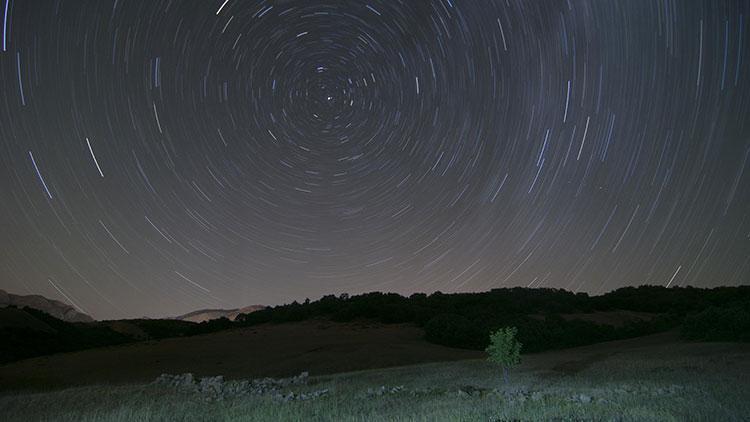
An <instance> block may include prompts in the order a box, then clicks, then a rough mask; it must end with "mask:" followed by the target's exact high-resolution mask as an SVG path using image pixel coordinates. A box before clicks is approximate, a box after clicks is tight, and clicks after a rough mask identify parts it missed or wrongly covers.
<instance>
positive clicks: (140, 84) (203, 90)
mask: <svg viewBox="0 0 750 422" xmlns="http://www.w3.org/2000/svg"><path fill="white" fill-rule="evenodd" d="M2 6H3V7H4V14H3V31H2V36H3V39H2V45H3V49H2V52H0V89H1V90H2V91H1V95H2V103H0V116H1V117H0V174H1V175H2V179H0V180H2V190H1V191H0V218H2V220H1V221H2V224H1V225H0V240H1V242H0V283H1V284H0V288H3V289H5V290H8V291H11V292H14V293H18V294H32V293H33V294H43V295H46V296H48V297H52V298H57V299H60V300H64V301H66V302H68V303H71V304H73V305H74V306H76V307H78V308H80V309H81V310H82V311H84V312H87V313H90V314H91V315H93V316H94V317H97V318H121V317H137V316H143V315H147V316H165V315H175V314H179V313H183V312H186V311H190V310H193V309H196V308H205V307H212V308H213V307H221V308H229V307H238V306H244V305H249V304H254V303H261V304H278V303H285V302H290V301H292V300H304V299H305V298H306V297H309V298H311V299H313V298H317V297H320V296H321V295H324V294H330V293H333V294H338V293H343V292H348V293H352V294H353V293H361V292H367V291H393V292H398V293H402V294H410V293H413V292H428V293H429V292H434V291H442V292H460V291H483V290H488V289H491V288H496V287H510V286H523V287H526V286H529V287H550V288H564V289H568V290H572V291H580V292H588V293H591V294H597V293H604V292H606V291H609V290H612V289H615V288H618V287H623V286H629V285H641V284H655V285H661V286H688V285H692V286H697V287H713V286H719V285H738V284H746V283H748V281H750V170H748V169H747V166H748V156H749V155H750V69H749V68H748V67H749V65H750V64H749V63H748V60H750V36H749V35H748V28H747V19H748V16H750V2H749V1H744V0H734V1H731V0H706V1H698V0H696V1H690V2H686V1H672V0H648V1H645V0H627V1H625V0H618V1H595V0H592V1H585V0H567V1H556V0H555V1H529V0H452V1H449V0H419V1H412V0H408V1H407V0H403V1H400V0H382V1H380V0H367V1H359V0H346V1H345V0H321V1H303V0H263V1H253V0H153V1H139V0H57V1H51V0H38V1H34V2H24V1H19V0H5V2H4V4H3V5H2Z"/></svg>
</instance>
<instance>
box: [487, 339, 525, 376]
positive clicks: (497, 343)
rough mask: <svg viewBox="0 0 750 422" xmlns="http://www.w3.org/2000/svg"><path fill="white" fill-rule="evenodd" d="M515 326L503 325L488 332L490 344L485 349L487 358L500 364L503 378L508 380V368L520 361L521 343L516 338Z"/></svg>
mask: <svg viewBox="0 0 750 422" xmlns="http://www.w3.org/2000/svg"><path fill="white" fill-rule="evenodd" d="M517 332H518V329H517V328H516V327H504V328H501V329H499V330H497V331H495V332H494V333H492V334H490V345H489V346H487V349H486V350H485V351H486V352H487V353H488V354H489V357H488V358H487V360H489V361H490V362H493V363H496V364H498V365H500V367H501V368H502V369H503V379H505V383H506V384H507V383H508V381H509V375H508V373H509V372H510V368H511V367H513V366H516V365H518V364H519V363H521V347H522V346H521V343H519V342H518V340H516V333H517Z"/></svg>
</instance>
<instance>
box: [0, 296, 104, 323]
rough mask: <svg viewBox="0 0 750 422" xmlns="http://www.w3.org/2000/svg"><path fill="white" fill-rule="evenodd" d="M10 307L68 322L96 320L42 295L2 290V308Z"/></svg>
mask: <svg viewBox="0 0 750 422" xmlns="http://www.w3.org/2000/svg"><path fill="white" fill-rule="evenodd" d="M8 306H15V307H17V308H23V307H29V308H33V309H37V310H40V311H42V312H46V313H48V314H50V315H52V316H53V317H55V318H57V319H61V320H63V321H66V322H91V321H93V320H94V319H93V318H91V317H90V316H88V315H86V314H84V313H82V312H79V311H78V310H76V309H75V308H73V307H72V306H70V305H67V304H65V303H62V302H60V301H57V300H53V299H47V298H46V297H44V296H40V295H28V296H22V295H14V294H12V293H8V292H6V291H5V290H0V308H5V307H8Z"/></svg>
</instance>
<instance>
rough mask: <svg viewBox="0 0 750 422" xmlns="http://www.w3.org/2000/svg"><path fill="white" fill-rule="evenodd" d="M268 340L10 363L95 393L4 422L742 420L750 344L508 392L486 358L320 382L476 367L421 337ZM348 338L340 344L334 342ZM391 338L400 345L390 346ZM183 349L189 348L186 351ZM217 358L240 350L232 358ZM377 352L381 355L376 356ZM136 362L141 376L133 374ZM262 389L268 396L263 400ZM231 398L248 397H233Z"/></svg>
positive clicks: (528, 371) (637, 358)
mask: <svg viewBox="0 0 750 422" xmlns="http://www.w3.org/2000/svg"><path fill="white" fill-rule="evenodd" d="M326 327H327V328H326ZM342 330H343V331H342ZM274 332H275V333H274ZM274 332H271V331H265V330H263V329H260V328H258V329H257V332H256V333H255V334H252V332H250V333H244V334H242V335H239V334H238V333H229V332H228V333H221V334H220V335H215V336H205V338H188V339H180V340H169V341H165V342H159V343H156V344H141V345H133V346H129V347H123V348H113V349H110V350H92V351H88V352H83V353H75V354H69V355H64V356H55V357H50V358H48V359H47V360H43V359H35V360H29V361H25V362H19V363H16V364H14V365H10V366H6V367H4V368H2V371H1V373H2V376H3V379H4V382H5V386H6V389H7V388H8V387H9V386H11V385H12V383H11V381H12V382H15V383H19V384H20V383H22V380H23V379H24V377H23V371H31V372H30V374H33V376H34V379H35V381H36V382H41V381H43V380H55V381H56V382H58V383H59V385H63V384H66V378H65V377H72V378H73V379H76V380H78V382H77V383H79V384H86V383H97V384H99V385H93V386H87V387H77V388H68V389H65V390H61V391H54V392H43V393H39V392H24V393H19V392H15V393H14V392H9V391H5V392H4V393H0V409H1V410H2V419H3V420H8V421H38V420H39V421H41V420H45V421H58V420H59V421H175V420H176V421H214V420H216V421H225V420H227V421H234V420H238V421H308V420H310V421H412V420H416V421H444V420H445V421H477V420H483V421H500V420H523V421H544V420H554V421H568V420H569V421H579V420H587V421H588V420H591V421H600V420H604V421H631V420H633V421H691V420H695V421H745V420H750V344H747V343H745V344H740V343H688V342H684V341H680V340H679V339H678V338H677V335H676V334H674V333H664V334H658V335H652V336H647V337H641V338H636V339H629V340H621V341H614V342H607V343H601V344H596V345H591V346H584V347H578V348H574V349H567V350H561V351H554V352H545V353H539V354H531V355H525V356H524V357H523V363H522V364H521V366H520V367H519V368H517V369H516V370H514V371H513V375H512V378H511V382H510V383H509V384H504V383H503V381H502V379H501V377H500V374H499V371H498V370H497V368H496V367H493V366H492V365H490V364H489V363H487V362H486V361H485V360H484V359H469V360H458V361H452V362H435V363H424V364H418V365H410V366H401V367H394V368H387V369H370V370H365V371H357V372H346V373H339V374H328V375H325V374H327V373H330V372H335V371H336V370H337V368H345V369H343V370H348V369H350V368H351V367H352V366H355V365H359V366H361V367H364V366H368V365H369V366H376V365H381V364H388V365H391V364H398V363H409V362H405V361H399V359H398V356H406V357H407V358H406V359H411V360H412V363H413V362H414V361H418V360H419V359H438V358H443V359H457V358H460V357H461V356H462V355H463V356H464V357H471V356H470V355H469V356H467V355H466V354H467V353H468V354H471V353H473V352H465V351H460V350H451V349H445V348H435V349H428V347H436V346H433V345H429V344H426V343H422V342H421V341H420V340H419V335H418V334H419V333H418V331H415V329H413V328H410V327H401V328H400V329H398V330H396V329H393V328H392V327H388V329H385V328H384V327H380V326H372V327H369V328H366V327H359V328H356V329H355V328H353V327H349V328H345V327H344V326H339V325H335V324H334V325H330V326H328V325H325V324H324V325H322V326H316V325H315V324H312V325H310V324H292V325H289V326H285V327H275V329H274ZM344 333H346V336H345V337H343V338H342V337H340V335H342V334H344ZM242 338H246V340H241V339H242ZM282 339H283V342H282V341H281V340H282ZM393 340H395V342H394V343H388V341H393ZM236 342H240V344H237V343H236ZM243 342H244V343H243ZM211 345H213V348H212V347H211ZM192 347H195V349H190V348H192ZM247 347H249V348H250V349H246V348H247ZM186 350H191V352H190V353H189V354H188V353H187V352H186ZM218 350H222V351H224V352H225V353H230V352H231V351H232V350H237V351H235V352H231V353H230V355H231V357H229V356H225V355H221V354H219V352H218ZM259 350H273V351H277V352H278V353H280V354H279V355H278V356H277V357H276V359H274V358H273V356H272V354H271V352H268V353H267V354H258V352H257V351H259ZM240 351H243V352H242V353H240ZM170 353H177V356H178V357H177V358H174V359H173V356H172V355H170ZM254 353H255V354H254ZM381 353H384V354H385V356H383V357H381V356H380V354H381ZM219 356H221V358H219ZM157 360H158V362H157ZM87 362H88V364H89V365H90V366H87ZM219 362H222V363H221V364H220V363H219ZM135 363H139V364H143V365H145V367H144V368H139V367H137V366H136V365H135ZM264 365H267V366H265V367H264ZM86 368H93V369H88V370H87V369H86ZM118 368H119V369H118ZM300 368H305V369H309V370H310V372H311V373H310V377H309V378H307V379H306V380H305V382H304V383H299V384H296V383H292V384H289V383H281V384H274V382H275V381H264V382H262V383H260V384H254V383H252V382H251V383H249V384H247V383H244V384H243V383H241V382H239V381H221V380H219V381H216V380H214V381H212V382H210V383H205V385H204V386H203V387H201V386H200V384H195V383H192V382H191V383H190V384H189V386H190V388H183V387H181V386H175V385H165V384H153V383H146V382H139V383H132V384H120V383H122V382H131V381H132V382H135V381H138V380H141V379H143V378H145V380H144V381H151V379H149V378H151V375H152V374H155V373H157V372H173V373H174V372H196V373H199V374H201V375H226V376H230V377H240V378H241V377H244V376H245V375H244V374H250V375H252V374H255V373H263V372H265V373H279V374H283V373H286V372H290V371H291V372H296V370H297V369H300ZM78 371H82V372H78ZM127 372H130V373H129V374H127ZM107 377H111V378H109V379H107ZM67 381H70V380H67ZM269 383H271V384H269ZM259 385H260V386H263V385H265V386H266V387H263V388H268V387H267V386H268V385H272V386H273V387H270V389H268V390H263V388H259V387H258V386H259ZM248 386H250V387H252V388H249V387H248ZM253 386H254V387H253ZM243 389H244V390H243ZM238 391H240V392H243V391H244V393H242V394H236V393H237V392H238Z"/></svg>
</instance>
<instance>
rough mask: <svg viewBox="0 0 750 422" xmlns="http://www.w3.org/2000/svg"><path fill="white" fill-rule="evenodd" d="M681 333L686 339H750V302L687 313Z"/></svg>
mask: <svg viewBox="0 0 750 422" xmlns="http://www.w3.org/2000/svg"><path fill="white" fill-rule="evenodd" d="M681 334H682V337H683V338H685V339H687V340H701V341H750V302H748V303H746V304H737V305H734V306H731V307H727V308H718V307H710V308H708V309H706V310H704V311H702V312H699V313H697V314H693V315H689V316H688V317H687V318H685V323H684V324H683V326H682V332H681Z"/></svg>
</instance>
